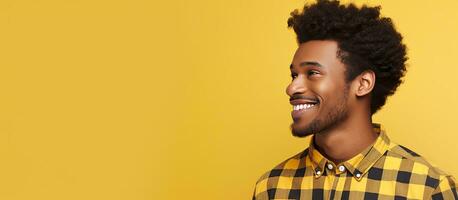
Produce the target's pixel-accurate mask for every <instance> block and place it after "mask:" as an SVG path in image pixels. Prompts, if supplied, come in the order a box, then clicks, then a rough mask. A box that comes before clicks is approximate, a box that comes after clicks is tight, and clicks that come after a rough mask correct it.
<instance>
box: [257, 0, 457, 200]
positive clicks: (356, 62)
mask: <svg viewBox="0 0 458 200" xmlns="http://www.w3.org/2000/svg"><path fill="white" fill-rule="evenodd" d="M288 27H292V28H293V29H294V31H295V32H296V34H297V41H298V44H299V45H298V49H297V50H296V53H295V55H294V57H293V60H292V63H291V65H290V70H291V78H292V80H291V83H290V84H289V85H288V87H287V88H286V93H287V94H288V95H289V97H290V103H291V105H292V107H293V111H292V118H293V123H292V125H291V130H292V133H293V135H294V136H297V137H306V136H310V135H311V136H312V139H311V142H310V145H309V148H307V149H305V150H304V151H303V152H300V153H298V154H297V155H295V156H293V157H291V158H289V159H287V160H285V161H284V162H282V163H280V164H279V165H277V166H276V167H274V169H272V170H270V171H268V172H267V173H265V174H264V175H263V176H261V177H260V178H259V180H258V181H257V183H256V189H255V191H254V195H253V199H258V200H261V199H458V195H457V189H456V186H455V179H454V178H453V177H452V176H450V175H448V174H446V173H444V172H443V171H441V170H440V169H438V168H436V167H434V166H432V165H431V164H429V163H428V162H427V161H426V160H425V159H424V158H422V157H421V156H420V155H418V154H416V153H415V152H413V151H411V150H409V149H408V148H406V147H404V146H401V145H399V144H396V143H394V142H393V141H391V140H390V139H389V138H388V135H387V133H386V132H385V131H384V130H383V129H382V128H381V126H380V125H379V124H375V123H373V122H372V119H371V118H372V115H373V114H374V113H375V112H377V111H378V110H379V109H380V108H381V107H382V106H383V105H384V104H385V101H386V98H387V97H388V96H389V95H392V94H394V92H395V90H396V88H397V87H398V86H399V85H400V84H401V82H402V80H401V78H402V77H403V76H404V74H405V72H406V68H405V61H406V60H407V57H406V47H405V45H404V44H403V43H402V36H401V35H400V34H399V33H398V32H397V31H396V29H395V28H394V25H393V23H392V22H391V19H390V18H386V17H381V16H380V7H368V6H362V7H357V6H355V5H354V4H349V5H341V4H340V2H338V1H325V0H319V1H318V2H317V3H315V4H312V5H305V6H304V9H303V11H302V12H298V11H294V12H293V13H292V14H291V18H289V19H288Z"/></svg>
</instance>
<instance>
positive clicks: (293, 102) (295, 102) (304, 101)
mask: <svg viewBox="0 0 458 200" xmlns="http://www.w3.org/2000/svg"><path fill="white" fill-rule="evenodd" d="M289 103H290V104H291V105H293V106H295V105H301V104H317V103H318V101H315V100H309V99H295V100H291V101H289Z"/></svg>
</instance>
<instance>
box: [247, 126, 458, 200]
mask: <svg viewBox="0 0 458 200" xmlns="http://www.w3.org/2000/svg"><path fill="white" fill-rule="evenodd" d="M374 129H375V130H377V131H378V132H379V136H378V138H377V140H376V141H375V143H374V144H373V145H372V146H370V147H368V148H367V149H365V150H364V151H363V152H361V153H360V154H358V155H356V156H355V157H353V158H351V159H350V160H348V161H345V162H343V163H340V164H338V165H336V164H335V163H333V162H331V161H329V160H328V159H326V158H325V157H324V156H323V155H322V154H321V153H320V152H319V151H318V150H316V148H315V147H314V145H313V138H312V140H311V141H312V142H311V143H310V146H309V148H307V149H306V150H304V151H303V152H301V153H299V154H297V155H295V156H293V157H291V158H289V159H287V160H285V161H283V162H282V163H280V164H279V165H277V166H276V167H275V168H274V169H272V170H270V171H268V172H266V173H265V174H264V175H262V176H261V177H260V178H259V180H258V181H257V182H256V187H255V191H254V194H253V200H264V199H319V200H321V199H380V200H385V199H396V200H398V199H458V195H457V187H456V185H455V179H454V177H452V176H451V175H448V174H446V173H445V172H443V171H441V170H440V169H438V168H436V167H434V166H432V165H431V164H430V163H428V162H427V161H426V160H425V159H424V158H422V157H421V156H420V155H418V154H416V153H415V152H413V151H411V150H409V149H408V148H406V147H404V146H401V145H399V144H396V143H394V142H391V141H390V139H389V138H388V136H387V135H386V134H385V131H384V130H382V129H381V127H380V125H379V124H374Z"/></svg>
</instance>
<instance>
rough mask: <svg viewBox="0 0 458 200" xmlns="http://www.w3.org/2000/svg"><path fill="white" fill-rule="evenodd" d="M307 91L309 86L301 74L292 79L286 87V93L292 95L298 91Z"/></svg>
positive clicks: (301, 92)
mask: <svg viewBox="0 0 458 200" xmlns="http://www.w3.org/2000/svg"><path fill="white" fill-rule="evenodd" d="M306 91H307V87H306V85H305V81H304V80H303V78H302V77H301V75H299V76H298V77H296V78H295V79H293V81H291V83H290V84H289V85H288V87H286V94H287V95H288V96H290V97H291V96H293V94H296V93H300V94H303V93H305V92H306Z"/></svg>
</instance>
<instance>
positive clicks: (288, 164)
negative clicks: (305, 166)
mask: <svg viewBox="0 0 458 200" xmlns="http://www.w3.org/2000/svg"><path fill="white" fill-rule="evenodd" d="M307 153H308V148H307V149H305V150H304V151H301V152H299V153H297V154H296V155H294V156H291V157H289V158H288V159H286V160H284V161H282V162H280V163H279V164H277V165H276V166H275V167H273V168H272V169H270V170H268V171H266V172H265V173H264V174H262V175H261V177H259V178H258V180H257V181H256V183H259V182H261V181H263V180H265V179H268V178H270V177H277V176H280V175H281V174H282V173H283V174H284V175H285V173H284V171H285V170H297V169H298V168H299V164H300V163H301V161H303V160H304V159H305V156H307Z"/></svg>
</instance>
